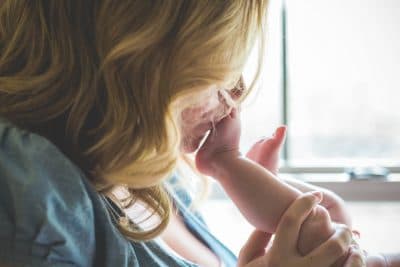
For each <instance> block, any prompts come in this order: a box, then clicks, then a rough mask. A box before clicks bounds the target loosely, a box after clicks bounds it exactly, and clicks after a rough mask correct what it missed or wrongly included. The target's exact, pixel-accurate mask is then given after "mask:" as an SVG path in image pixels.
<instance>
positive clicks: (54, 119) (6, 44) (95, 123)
mask: <svg viewBox="0 0 400 267" xmlns="http://www.w3.org/2000/svg"><path fill="white" fill-rule="evenodd" d="M267 2H268V1H267V0H218V1H216V0H201V1H198V0H147V1H143V0H142V1H140V0H136V1H135V0H131V1H114V0H85V1H70V0H57V1H44V0H43V1H39V0H38V1H30V0H8V1H4V2H3V3H2V4H1V9H0V115H1V116H3V117H5V118H8V119H9V120H11V121H12V122H14V123H15V124H16V125H18V126H20V127H23V128H27V129H29V130H31V131H33V132H36V133H38V134H40V135H42V136H44V137H46V138H48V139H49V140H51V141H52V142H53V143H54V144H55V145H57V147H59V148H60V150H61V151H63V153H65V154H66V155H67V156H68V157H69V158H70V159H71V160H72V161H73V162H74V163H75V164H77V165H78V166H79V167H80V168H81V169H82V170H83V171H84V172H85V174H86V175H87V176H88V178H89V179H90V181H91V182H92V183H93V184H94V186H95V187H96V188H97V190H98V191H100V192H103V193H104V192H107V190H109V189H110V188H113V187H114V186H118V185H124V186H125V187H126V188H128V190H129V191H130V192H131V193H132V195H134V196H135V199H141V200H142V201H144V202H145V203H147V205H148V206H149V207H150V208H151V209H152V210H153V212H154V213H155V214H157V215H158V216H159V217H160V223H159V224H158V225H156V226H155V227H154V228H152V229H150V230H146V231H143V230H140V229H137V228H135V227H131V226H130V225H126V224H121V226H120V228H121V231H122V232H123V234H125V235H126V236H127V237H129V238H131V239H134V240H147V239H151V238H153V237H155V236H157V235H158V234H159V233H160V232H161V231H162V230H163V229H164V228H165V227H166V225H167V223H168V219H169V215H170V212H171V203H170V200H169V197H168V195H167V194H166V192H165V191H164V189H163V187H162V185H161V182H162V181H163V180H164V178H166V177H168V175H170V174H171V172H172V171H173V170H174V168H175V166H176V163H177V160H178V158H179V156H180V153H179V140H180V132H179V129H180V128H179V125H178V121H179V116H180V112H181V111H182V109H183V108H184V107H185V106H187V105H189V102H182V101H181V100H182V99H187V97H188V96H190V98H191V99H196V95H198V94H199V93H200V92H202V91H204V90H205V88H207V87H208V86H210V85H215V84H218V85H221V87H223V86H225V85H227V84H228V83H230V82H232V81H234V80H237V79H238V77H239V76H240V74H241V73H242V70H243V66H244V64H245V62H246V59H247V57H248V55H249V53H250V50H251V49H252V47H253V44H254V43H255V40H256V39H257V38H256V37H257V36H263V34H262V31H263V25H264V20H265V13H266V9H267ZM262 39H263V38H261V40H262ZM260 43H261V47H262V46H263V44H262V43H263V42H262V41H261V42H260ZM185 103H186V104H185ZM131 204H132V201H128V204H126V205H124V206H129V205H131Z"/></svg>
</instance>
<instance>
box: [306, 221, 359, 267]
mask: <svg viewBox="0 0 400 267" xmlns="http://www.w3.org/2000/svg"><path fill="white" fill-rule="evenodd" d="M352 240H353V238H352V233H351V230H350V229H349V228H348V227H347V226H346V225H343V224H340V225H337V226H336V232H335V233H334V234H333V235H332V236H331V237H330V238H329V239H328V240H327V241H325V242H324V243H322V244H321V245H320V246H319V247H317V248H316V249H314V250H313V251H311V252H310V253H309V254H308V255H306V256H305V259H306V260H307V261H308V262H309V266H316V267H317V266H330V265H332V264H333V263H334V262H335V261H336V260H337V259H339V258H340V257H341V256H343V255H345V254H346V253H347V252H348V250H349V246H350V244H351V243H352ZM356 266H357V265H356Z"/></svg>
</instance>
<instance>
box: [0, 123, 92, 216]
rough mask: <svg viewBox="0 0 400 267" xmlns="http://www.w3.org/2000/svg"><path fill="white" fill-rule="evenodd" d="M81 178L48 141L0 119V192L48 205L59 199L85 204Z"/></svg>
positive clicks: (83, 184) (73, 166)
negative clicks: (30, 198) (32, 199)
mask: <svg viewBox="0 0 400 267" xmlns="http://www.w3.org/2000/svg"><path fill="white" fill-rule="evenodd" d="M83 177H84V175H83V173H82V172H81V171H80V169H79V168H78V167H77V166H76V165H74V164H73V163H72V162H71V161H70V160H69V159H68V158H67V157H66V156H65V155H64V154H63V153H62V152H61V151H60V150H59V149H58V148H57V147H56V146H55V145H54V144H52V143H51V142H50V141H49V140H47V139H46V138H44V137H42V136H40V135H37V134H35V133H32V132H29V131H27V130H24V129H21V128H19V127H17V126H15V125H13V124H12V123H10V122H8V121H6V120H4V119H0V181H1V183H2V184H3V186H1V187H0V190H2V191H6V190H7V191H8V192H9V193H10V194H11V193H13V194H18V195H19V196H21V197H22V196H24V197H34V198H35V199H41V200H42V201H49V202H51V203H52V202H54V201H55V200H61V199H62V200H64V201H69V203H68V204H73V202H79V203H82V201H83V203H84V204H88V205H89V204H90V203H89V202H87V203H85V199H87V196H88V195H87V184H86V183H85V182H84V181H83ZM56 195H59V196H57V197H56ZM50 200H51V201H50ZM86 201H87V200H86ZM69 208H70V209H73V206H72V207H71V206H69Z"/></svg>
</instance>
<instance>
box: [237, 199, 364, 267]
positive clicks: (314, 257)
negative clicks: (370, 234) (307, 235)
mask: <svg viewBox="0 0 400 267" xmlns="http://www.w3.org/2000/svg"><path fill="white" fill-rule="evenodd" d="M320 200H321V197H320V196H319V197H318V196H316V195H315V194H312V193H306V194H304V195H302V196H300V197H299V198H298V199H297V200H296V201H295V202H294V203H293V204H292V205H291V206H290V207H289V208H288V210H287V211H286V212H285V213H284V215H283V216H282V219H281V221H280V223H279V225H278V227H277V231H276V234H275V239H274V241H273V243H272V245H271V246H270V247H269V248H268V249H266V247H267V245H268V244H269V242H270V239H271V237H272V235H271V234H267V233H264V232H261V231H258V230H255V231H254V232H253V233H252V235H251V236H250V238H249V240H248V241H247V242H246V244H245V245H244V247H243V248H242V250H241V251H240V254H239V260H238V266H239V267H293V266H296V267H328V266H331V265H332V264H333V263H334V262H335V261H336V260H337V259H339V258H340V257H341V256H343V255H345V254H346V253H348V251H349V249H350V245H351V242H352V233H351V231H350V230H349V229H348V228H347V227H346V226H341V227H338V228H336V232H335V233H334V234H333V235H332V236H331V237H330V238H329V239H328V240H327V241H326V242H324V243H323V244H321V245H320V246H319V247H317V248H316V249H314V250H313V251H311V252H310V253H309V254H307V255H305V256H301V255H300V253H299V252H298V251H297V240H298V237H299V231H300V228H301V225H302V223H303V222H304V220H305V219H306V218H307V216H308V215H309V213H310V212H311V211H312V209H313V208H314V207H315V206H316V205H317V204H318V202H319V201H320ZM362 255H363V254H362V253H361V252H360V251H358V250H357V248H353V249H352V250H351V254H350V256H349V257H348V260H347V261H346V263H345V265H344V267H363V266H365V263H364V259H363V256H362Z"/></svg>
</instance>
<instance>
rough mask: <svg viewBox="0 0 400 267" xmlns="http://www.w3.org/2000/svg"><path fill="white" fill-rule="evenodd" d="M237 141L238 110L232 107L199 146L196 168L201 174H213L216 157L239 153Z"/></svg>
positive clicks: (238, 135) (238, 136)
mask: <svg viewBox="0 0 400 267" xmlns="http://www.w3.org/2000/svg"><path fill="white" fill-rule="evenodd" d="M239 141H240V118H239V114H238V111H237V110H236V109H233V110H232V112H231V113H230V114H229V115H228V116H227V117H225V118H224V119H222V120H221V121H220V122H218V123H217V125H216V126H215V129H213V130H211V132H210V134H209V135H208V136H207V138H206V140H205V142H204V143H203V145H202V146H201V147H200V149H199V151H198V152H197V155H196V167H197V169H198V170H199V171H200V172H201V173H203V174H206V175H210V176H213V172H214V169H213V164H214V163H215V162H217V161H216V158H217V157H218V158H220V157H221V156H222V155H224V156H226V155H232V156H237V155H239V154H240V153H239ZM219 162H221V161H219Z"/></svg>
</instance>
